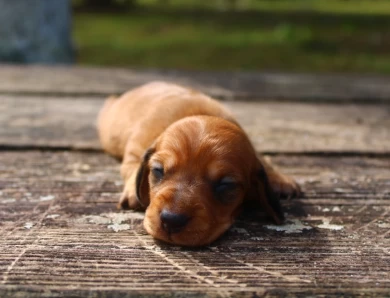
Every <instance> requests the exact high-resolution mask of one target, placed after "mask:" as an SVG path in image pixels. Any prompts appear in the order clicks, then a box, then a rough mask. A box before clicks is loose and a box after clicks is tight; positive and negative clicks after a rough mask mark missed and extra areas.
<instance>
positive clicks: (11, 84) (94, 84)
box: [0, 65, 390, 102]
mask: <svg viewBox="0 0 390 298" xmlns="http://www.w3.org/2000/svg"><path fill="white" fill-rule="evenodd" d="M152 80H166V81H171V82H176V83H181V84H185V85H188V86H191V87H194V88H197V89H200V90H202V91H204V92H206V93H208V94H210V95H212V96H215V97H217V98H225V99H248V100H255V101H261V100H263V99H281V100H297V101H302V100H304V101H311V102H318V101H325V102H331V101H351V100H352V101H359V102H360V101H363V102H378V101H384V102H388V101H389V100H390V84H389V82H390V77H377V76H372V75H336V74H331V75H319V74H293V73H290V74H288V73H260V72H250V73H249V72H247V73H242V72H189V71H158V70H151V71H140V70H131V69H117V68H111V69H110V68H92V67H43V66H28V67H26V66H11V65H0V93H3V94H4V93H8V94H15V93H17V94H36V93H38V94H52V95H59V94H62V95H73V96H77V95H78V96H80V95H81V96H85V95H111V94H118V93H122V92H123V91H126V90H128V89H129V88H133V87H135V86H138V85H141V84H144V83H146V82H150V81H152Z"/></svg>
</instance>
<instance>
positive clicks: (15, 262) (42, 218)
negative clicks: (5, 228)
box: [1, 200, 54, 285]
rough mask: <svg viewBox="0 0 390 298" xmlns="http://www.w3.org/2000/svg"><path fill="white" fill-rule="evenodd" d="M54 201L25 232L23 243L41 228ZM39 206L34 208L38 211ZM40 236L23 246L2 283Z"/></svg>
mask: <svg viewBox="0 0 390 298" xmlns="http://www.w3.org/2000/svg"><path fill="white" fill-rule="evenodd" d="M53 203H54V200H52V201H51V202H50V204H49V206H48V207H47V209H46V211H45V212H44V213H43V214H42V216H41V217H40V219H39V220H38V222H37V224H35V225H34V226H33V227H32V228H31V229H29V231H28V232H27V233H26V234H25V236H24V237H23V240H22V241H21V242H22V243H23V242H24V241H25V240H26V238H27V237H28V236H29V235H30V234H31V233H32V232H33V231H35V230H37V229H39V228H40V227H41V225H42V222H43V220H44V219H45V217H46V216H47V215H48V214H49V211H50V209H51V207H52V205H53ZM38 207H40V205H39V204H38V205H37V206H35V208H34V209H33V211H36V210H37V209H38ZM39 239H40V237H39V235H38V236H37V237H36V238H35V239H34V241H33V242H32V243H31V244H29V245H27V246H26V247H24V248H23V250H22V251H21V252H20V253H19V255H18V256H17V257H16V258H15V259H14V260H13V261H12V263H11V264H10V265H9V266H8V267H7V269H6V270H5V272H4V273H3V277H2V281H1V284H3V285H4V284H6V283H7V281H8V276H9V274H10V273H11V271H12V269H13V268H14V267H15V266H16V264H17V263H18V262H19V260H20V259H21V258H22V257H23V255H24V254H25V253H26V252H27V251H28V250H29V249H31V247H33V246H34V245H35V244H36V243H37V242H38V241H39Z"/></svg>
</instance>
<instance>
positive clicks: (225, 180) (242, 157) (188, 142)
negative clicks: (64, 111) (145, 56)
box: [98, 82, 300, 246]
mask: <svg viewBox="0 0 390 298" xmlns="http://www.w3.org/2000/svg"><path fill="white" fill-rule="evenodd" d="M98 131H99V137H100V141H101V144H102V146H103V148H104V150H105V151H106V152H108V153H109V154H111V155H113V156H115V157H118V158H120V159H122V166H121V174H122V177H123V179H124V181H125V187H124V191H123V194H122V196H121V198H120V201H119V206H120V207H122V208H125V209H128V208H130V209H138V210H146V213H145V219H144V226H145V229H146V230H147V232H148V233H149V234H150V235H152V236H153V237H155V238H157V239H160V240H163V241H165V242H169V243H173V244H178V245H184V246H201V245H206V244H209V243H211V242H212V241H214V240H215V239H216V238H218V237H219V236H220V235H221V234H223V233H224V232H225V231H226V230H227V229H228V228H229V227H230V226H231V225H232V223H233V221H234V219H235V218H236V217H237V215H238V214H239V213H240V211H241V207H242V205H243V203H244V202H247V201H248V202H249V201H253V202H257V203H258V204H259V205H260V206H261V207H262V208H263V210H264V211H265V212H266V213H267V214H268V215H269V216H271V217H272V218H273V219H274V221H275V222H276V223H278V224H281V223H282V222H283V212H282V210H281V207H280V204H279V201H278V199H279V197H280V196H287V197H293V196H296V195H298V194H299V193H300V189H299V186H298V185H297V184H296V183H295V182H294V181H293V180H292V179H291V178H289V177H287V176H285V175H283V174H282V173H280V172H279V171H278V170H276V169H275V168H274V167H273V166H272V165H271V164H270V163H269V162H267V161H266V160H265V159H264V158H262V157H258V156H257V155H256V152H255V150H254V148H253V146H252V144H251V142H250V141H249V139H248V136H247V135H246V134H245V132H244V131H243V130H242V128H241V127H240V126H239V124H238V123H237V122H236V120H235V119H234V117H233V116H232V114H231V113H230V112H229V111H228V110H227V109H225V107H223V106H222V105H221V104H220V103H218V102H217V101H216V100H214V99H212V98H210V97H208V96H206V95H204V94H202V93H200V92H197V91H194V90H191V89H188V88H184V87H181V86H177V85H174V84H170V83H164V82H153V83H149V84H146V85H143V86H141V87H139V88H137V89H134V90H132V91H129V92H127V93H125V94H124V95H122V96H121V97H120V98H118V99H117V98H113V97H112V98H109V99H108V100H107V101H106V102H105V104H104V106H103V108H102V110H101V111H100V114H99V117H98Z"/></svg>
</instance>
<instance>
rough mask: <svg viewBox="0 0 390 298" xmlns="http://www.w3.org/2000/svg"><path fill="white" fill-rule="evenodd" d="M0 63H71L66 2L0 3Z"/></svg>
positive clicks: (28, 0)
mask: <svg viewBox="0 0 390 298" xmlns="http://www.w3.org/2000/svg"><path fill="white" fill-rule="evenodd" d="M0 61H3V62H14V63H47V64H53V63H71V62H73V61H74V49H73V44H72V40H71V8H70V1H69V0H0Z"/></svg>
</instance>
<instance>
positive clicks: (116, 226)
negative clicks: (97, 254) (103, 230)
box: [107, 223, 130, 232]
mask: <svg viewBox="0 0 390 298" xmlns="http://www.w3.org/2000/svg"><path fill="white" fill-rule="evenodd" d="M107 228H109V229H111V230H113V231H115V232H119V231H124V230H130V225H129V224H117V223H114V224H113V225H108V226H107Z"/></svg>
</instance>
